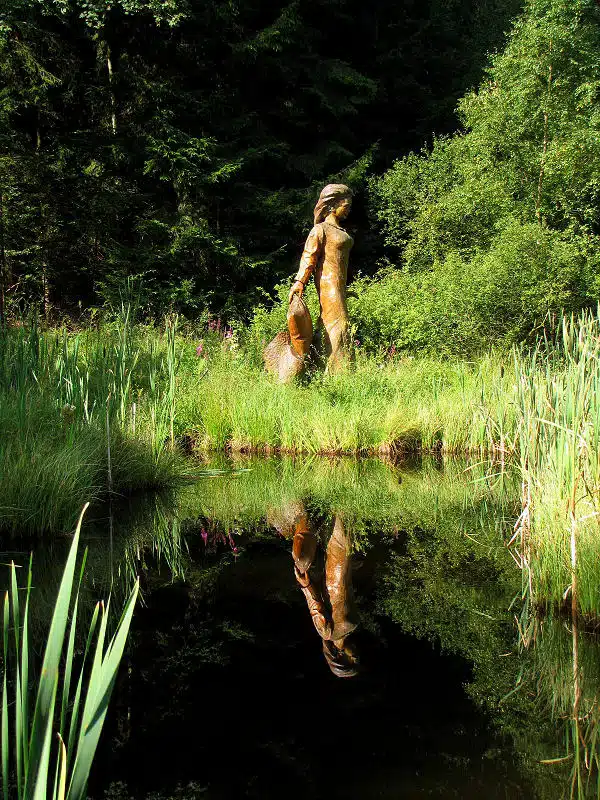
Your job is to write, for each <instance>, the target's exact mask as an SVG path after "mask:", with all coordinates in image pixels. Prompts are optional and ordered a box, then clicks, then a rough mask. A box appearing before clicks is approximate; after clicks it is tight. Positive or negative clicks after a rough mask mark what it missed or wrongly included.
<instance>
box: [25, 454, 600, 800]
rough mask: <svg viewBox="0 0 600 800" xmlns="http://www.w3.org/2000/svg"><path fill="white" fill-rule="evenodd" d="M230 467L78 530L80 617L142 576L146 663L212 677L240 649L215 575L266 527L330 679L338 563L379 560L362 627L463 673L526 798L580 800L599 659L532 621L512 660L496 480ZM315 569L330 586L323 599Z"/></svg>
mask: <svg viewBox="0 0 600 800" xmlns="http://www.w3.org/2000/svg"><path fill="white" fill-rule="evenodd" d="M231 465H232V466H233V467H234V468H236V469H238V470H239V468H240V467H243V468H246V469H248V470H249V471H248V472H243V473H239V472H238V474H237V475H236V476H235V477H234V476H231V475H230V476H221V477H215V478H211V479H205V480H202V481H199V482H198V483H197V484H195V485H193V486H189V487H185V488H184V489H182V490H180V491H179V492H177V493H176V494H173V495H170V496H169V495H162V496H145V497H143V498H139V502H136V501H135V500H134V501H131V502H128V503H125V504H123V506H118V507H117V506H115V507H114V508H113V526H112V537H109V536H108V535H107V531H108V529H109V526H108V525H107V524H106V520H102V519H97V520H96V522H95V524H92V523H91V522H90V523H89V524H86V529H85V534H86V536H87V544H88V546H89V555H88V566H87V570H86V573H87V577H86V582H85V585H84V588H83V593H82V594H83V597H82V603H83V602H86V598H87V600H89V605H90V606H91V604H92V602H95V600H96V598H97V597H98V596H103V595H106V593H107V589H111V586H112V592H113V596H114V595H120V594H122V595H124V594H125V593H126V592H127V591H128V586H129V584H130V582H131V581H132V579H133V577H134V575H135V574H138V573H141V574H142V585H143V588H144V600H145V603H146V608H143V607H142V608H140V613H139V614H138V618H137V623H136V624H137V625H138V630H141V631H143V630H147V631H148V637H149V639H150V640H151V641H152V647H151V648H150V650H151V654H152V658H154V659H156V660H157V664H158V665H159V666H161V668H162V669H163V670H166V671H167V672H169V673H170V674H172V676H173V683H174V685H175V686H181V685H183V684H185V682H186V680H187V677H186V676H193V675H194V674H195V673H194V671H195V669H196V665H197V664H198V663H205V664H211V663H212V664H215V665H218V664H223V663H225V661H226V660H227V658H228V656H227V649H228V648H230V647H232V646H234V645H235V642H242V641H246V640H247V638H248V637H252V636H253V633H252V632H251V630H250V629H247V628H246V627H245V626H244V625H243V624H242V625H240V623H239V621H236V620H233V619H231V618H229V619H228V618H227V616H226V615H225V616H220V610H219V608H218V599H217V597H218V591H217V589H218V586H219V584H220V582H221V581H222V580H223V576H225V575H227V574H228V571H229V570H231V569H238V568H239V565H241V564H246V566H247V567H250V566H251V564H250V562H251V558H250V559H246V555H247V554H246V550H247V548H249V547H251V546H253V545H254V544H256V543H261V542H265V541H268V542H273V541H274V537H276V534H274V532H273V526H274V527H275V528H277V529H278V530H280V531H281V532H282V533H284V534H285V535H286V536H290V537H291V539H292V541H291V545H292V555H293V563H290V572H289V573H288V574H289V576H290V578H291V574H292V569H293V568H295V572H296V576H297V580H298V584H299V585H300V588H301V590H302V592H303V593H304V595H305V598H306V600H307V604H308V608H309V610H310V612H311V615H312V616H313V619H314V620H315V621H316V623H317V624H315V628H316V629H317V631H318V632H319V634H320V635H321V637H322V639H323V643H324V648H325V654H326V657H328V661H329V663H330V664H333V665H334V666H335V663H336V662H335V659H336V657H338V656H339V657H340V659H341V661H340V663H341V664H342V666H341V667H340V669H341V670H342V671H343V670H344V669H347V670H348V671H349V672H351V671H352V668H353V667H352V657H354V658H355V655H356V654H350V655H349V657H348V659H346V661H345V662H344V655H341V656H340V651H341V653H342V654H343V652H344V647H343V646H342V647H341V648H340V647H338V645H337V644H332V643H335V642H339V641H340V640H347V641H350V640H351V638H352V637H351V631H347V632H346V633H345V635H343V636H339V635H338V633H336V630H337V631H339V630H340V627H339V624H340V622H341V621H343V618H344V616H346V617H347V619H349V620H350V621H351V624H355V622H354V620H353V611H352V609H351V605H352V603H351V593H350V571H349V566H350V563H351V557H350V553H351V552H353V551H356V550H360V551H363V552H368V551H369V550H370V549H371V548H384V553H385V554H384V556H383V557H382V558H380V559H379V560H378V566H377V569H376V573H375V575H374V576H373V582H374V585H375V601H374V602H375V608H374V609H371V610H370V611H369V610H367V609H365V610H364V611H366V612H367V614H366V616H367V617H368V615H369V613H370V614H371V615H372V614H373V613H377V614H380V615H383V616H385V617H388V618H389V619H391V620H393V621H394V622H397V623H399V624H400V625H401V626H402V628H403V629H404V630H405V631H407V632H409V633H411V634H413V635H415V636H417V637H419V638H427V639H431V640H436V641H439V642H440V643H441V646H442V648H444V649H446V650H448V651H450V652H452V653H456V654H459V655H461V656H463V657H464V658H466V659H467V660H468V661H469V662H471V663H472V664H473V681H472V682H471V684H470V686H469V687H468V691H469V693H470V694H471V696H472V697H473V698H474V699H475V700H476V701H477V702H478V703H479V704H480V705H482V706H484V707H485V708H486V709H487V710H488V712H489V714H490V716H491V718H492V720H493V722H494V724H495V725H496V726H497V728H498V729H499V730H500V731H501V732H503V733H504V734H505V735H507V736H508V737H510V739H511V741H513V742H514V745H515V749H516V751H517V753H518V754H519V758H520V760H521V764H522V768H523V769H524V770H525V773H526V774H527V775H529V776H530V777H531V779H532V781H533V783H534V784H535V787H536V792H537V794H538V796H539V797H540V798H544V800H546V798H547V800H550V798H552V800H556V798H560V797H565V798H568V797H570V796H574V797H585V796H587V795H588V794H590V795H594V796H595V792H596V784H595V781H596V777H595V776H596V772H597V745H596V740H597V730H598V720H599V717H600V714H599V713H598V707H597V702H596V694H597V691H598V689H597V684H598V677H599V676H600V655H599V649H598V646H597V643H596V639H595V637H593V636H592V635H590V634H588V633H585V632H582V631H578V630H577V628H576V627H575V628H573V626H572V625H570V624H569V623H566V622H565V621H564V620H560V619H555V620H551V619H545V620H543V621H540V620H538V621H537V623H536V625H535V626H534V627H533V628H532V630H535V636H533V637H531V641H530V643H529V646H528V647H526V648H525V647H522V648H520V649H519V647H518V643H517V635H516V630H515V626H514V619H513V614H514V611H515V604H514V603H513V601H514V600H515V597H517V601H518V602H520V601H519V600H518V598H519V597H520V591H519V590H520V575H519V572H518V570H516V568H515V566H514V564H513V561H512V560H511V558H510V555H509V553H508V552H507V550H506V548H505V547H504V544H503V539H502V537H503V535H504V536H505V535H506V534H507V532H508V531H510V529H511V525H512V521H513V520H514V517H515V516H516V509H517V507H518V499H519V496H518V486H515V485H513V484H511V481H510V477H509V476H504V478H503V480H504V485H502V484H500V483H498V482H494V481H490V479H488V478H487V477H486V468H485V467H484V466H482V467H477V466H472V467H471V468H469V469H468V470H466V471H465V467H466V466H468V465H465V464H464V463H458V462H446V463H444V462H439V461H432V462H426V463H425V464H421V465H418V466H415V467H412V466H407V467H402V466H393V465H388V464H385V463H383V462H381V461H373V460H368V461H363V462H360V461H353V460H350V459H335V460H324V459H291V458H290V459H275V458H273V459H263V460H260V459H247V460H240V459H239V458H238V459H236V460H235V461H234V462H231ZM298 498H302V502H300V501H299V500H298ZM67 545H68V540H65V541H64V542H61V541H57V540H54V541H53V542H49V543H45V544H44V547H40V548H37V550H36V553H35V557H34V568H35V569H36V574H35V576H34V584H35V590H34V595H35V597H34V602H33V603H32V610H31V614H32V622H33V623H34V624H35V618H36V614H37V615H38V617H37V618H38V619H39V620H40V621H43V620H45V619H46V618H47V614H48V608H49V607H50V604H51V603H53V602H54V598H55V592H56V586H57V582H58V578H59V573H60V567H61V565H62V564H63V562H64V551H65V550H66V546H67ZM336 548H337V551H336ZM236 551H237V552H236ZM334 551H336V552H334ZM328 558H329V563H330V566H331V570H330V571H331V572H332V573H333V572H334V571H335V570H334V567H335V568H336V569H338V572H339V575H340V578H341V580H340V582H339V583H338V594H337V599H336V589H335V587H334V586H333V583H332V582H331V581H328V578H327V573H328V569H327V559H328ZM322 560H324V562H325V563H324V565H323V568H322V569H320V565H321V561H322ZM236 561H237V566H236ZM246 562H248V563H246ZM271 579H272V581H273V585H274V586H277V583H278V582H279V584H280V585H281V582H282V577H281V574H280V572H276V573H274V574H273V575H272V576H271V578H269V576H268V575H265V573H264V571H263V572H261V580H263V581H264V580H271ZM292 583H293V581H292ZM328 584H329V585H328ZM227 585H228V586H230V585H231V584H227ZM286 585H287V584H286ZM330 587H331V588H332V589H333V593H332V591H331V589H330ZM259 588H262V587H257V589H259ZM297 591H298V590H297V589H296V592H297ZM116 599H118V598H116ZM358 599H359V600H360V598H358ZM511 603H513V605H512V610H511V611H510V612H509V611H508V609H509V607H511ZM114 605H115V606H118V605H119V603H118V602H115V603H114ZM364 611H363V609H362V607H361V618H362V620H363V621H365V613H364ZM313 612H314V613H313ZM86 616H89V615H86V614H83V615H82V617H83V618H84V619H85V617H86ZM336 616H337V619H335V617H336ZM367 623H368V620H367ZM281 624H285V622H282V623H281ZM40 627H41V626H40ZM161 642H162V643H163V644H162V645H161V644H160V643H161ZM344 643H345V642H344ZM163 645H164V646H163ZM334 647H335V648H336V649H335V651H334V650H333V649H332V648H334ZM328 648H329V649H330V650H331V652H329V654H328V652H327V650H328ZM149 652H150V651H149ZM141 659H142V661H143V657H142V656H141ZM140 663H141V662H140ZM348 665H350V666H348ZM336 668H337V667H336ZM190 679H191V677H190ZM172 712H173V713H175V710H174V709H173V710H172ZM544 761H545V762H552V763H541V762H544ZM590 775H591V778H590V777H589V776H590ZM572 792H573V794H572V795H571V793H572Z"/></svg>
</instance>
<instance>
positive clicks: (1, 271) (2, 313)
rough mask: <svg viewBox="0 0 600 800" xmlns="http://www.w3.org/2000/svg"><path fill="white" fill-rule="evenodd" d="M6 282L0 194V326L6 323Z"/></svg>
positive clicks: (2, 213)
mask: <svg viewBox="0 0 600 800" xmlns="http://www.w3.org/2000/svg"><path fill="white" fill-rule="evenodd" d="M7 281H8V265H7V263H6V245H5V241H4V193H3V192H0V326H1V327H4V323H5V321H6V284H7Z"/></svg>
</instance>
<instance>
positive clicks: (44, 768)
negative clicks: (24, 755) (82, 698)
mask: <svg viewBox="0 0 600 800" xmlns="http://www.w3.org/2000/svg"><path fill="white" fill-rule="evenodd" d="M53 683H54V685H53V686H52V690H51V692H50V708H51V709H52V711H54V705H55V703H56V692H57V690H58V672H57V673H55V676H54V682H53ZM43 722H44V730H42V731H39V729H38V731H39V735H40V736H41V739H42V742H41V748H40V750H39V765H38V762H36V761H34V760H33V759H32V758H30V763H31V764H32V765H33V766H35V767H37V768H36V769H34V770H33V771H32V772H33V775H35V781H34V780H32V779H31V775H29V774H28V775H27V784H26V789H27V787H30V786H32V787H33V788H32V789H31V798H32V800H48V766H49V764H50V746H51V743H52V724H53V722H54V714H53V713H52V714H50V715H48V716H47V717H44V719H43ZM34 726H35V719H34ZM32 736H33V732H32Z"/></svg>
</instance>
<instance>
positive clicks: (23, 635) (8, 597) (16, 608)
mask: <svg viewBox="0 0 600 800" xmlns="http://www.w3.org/2000/svg"><path fill="white" fill-rule="evenodd" d="M84 512H85V508H84ZM82 519H83V512H82V514H81V516H80V518H79V522H78V525H77V529H76V532H75V536H74V537H73V542H72V544H71V548H70V551H69V555H68V558H67V562H66V565H65V568H64V572H63V575H62V579H61V581H60V585H59V589H58V595H57V597H56V601H55V604H54V610H53V613H52V618H51V622H50V629H49V631H48V634H47V640H46V648H45V652H44V658H43V663H42V668H41V672H40V675H39V679H38V680H37V686H36V682H35V681H34V680H33V679H32V676H31V674H30V658H31V649H30V637H29V609H30V599H31V590H32V581H31V575H32V573H31V560H30V564H29V572H28V579H27V587H26V590H25V593H24V603H23V609H22V608H21V600H20V597H19V595H20V593H21V589H20V588H19V586H18V582H17V570H16V567H15V564H14V562H13V563H11V565H10V579H9V587H8V590H7V591H6V593H5V599H4V612H3V663H4V672H3V681H2V712H1V745H0V752H1V758H2V784H3V797H4V800H9V798H10V797H16V798H18V800H48V798H51V799H52V800H64V798H68V800H83V798H85V797H86V787H87V782H88V777H89V773H90V769H91V766H92V762H93V759H94V755H95V752H96V748H97V746H98V741H99V738H100V734H101V731H102V727H103V724H104V720H105V717H106V712H107V708H108V703H109V701H110V696H111V693H112V689H113V687H114V683H115V680H116V676H117V671H118V668H119V664H120V661H121V658H122V656H123V651H124V648H125V643H126V640H127V636H128V632H129V627H130V624H131V620H132V616H133V611H134V607H135V602H136V598H137V594H138V584H137V583H136V584H135V585H134V588H133V590H132V592H131V594H130V596H129V599H128V600H127V603H126V605H125V608H124V611H123V614H122V616H121V618H120V620H119V622H118V624H117V626H116V629H115V632H114V634H113V635H112V637H110V639H109V638H108V631H107V628H108V621H109V609H110V601H109V603H108V604H107V605H106V606H105V605H104V604H103V603H98V604H97V605H96V608H95V610H94V613H93V616H92V619H91V622H90V624H89V628H88V635H87V641H86V645H85V652H84V655H83V659H82V661H81V664H80V665H79V666H78V669H79V671H78V673H77V672H76V666H77V665H78V661H77V659H76V656H75V638H76V637H75V634H76V629H77V622H78V604H79V590H80V587H81V577H82V574H83V566H82V568H81V572H80V575H79V580H77V578H76V561H77V550H78V544H79V537H80V530H81V522H82ZM84 564H85V558H84ZM69 619H70V621H69Z"/></svg>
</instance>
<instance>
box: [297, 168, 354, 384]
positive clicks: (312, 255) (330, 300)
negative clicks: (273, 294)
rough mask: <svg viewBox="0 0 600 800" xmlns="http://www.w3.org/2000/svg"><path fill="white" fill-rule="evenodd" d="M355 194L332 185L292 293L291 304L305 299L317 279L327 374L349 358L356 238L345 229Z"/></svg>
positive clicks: (318, 211) (322, 200)
mask: <svg viewBox="0 0 600 800" xmlns="http://www.w3.org/2000/svg"><path fill="white" fill-rule="evenodd" d="M351 206H352V191H351V190H350V189H349V187H348V186H344V184H342V183H330V184H329V185H327V186H326V187H325V188H324V189H323V191H322V192H321V195H320V197H319V201H318V203H317V205H316V206H315V210H314V227H313V229H312V230H311V232H310V233H309V234H308V239H307V240H306V244H305V246H304V252H303V253H302V258H301V259H300V269H299V270H298V274H297V275H296V280H295V282H294V284H293V286H292V288H291V290H290V296H289V302H290V303H292V301H293V299H294V296H295V295H297V296H298V297H302V293H303V291H304V287H305V286H306V284H307V283H308V281H309V279H310V276H311V275H314V278H315V286H316V289H317V293H318V295H319V305H320V308H321V315H320V318H321V322H322V327H323V336H324V343H325V353H326V355H327V372H335V371H336V370H337V369H339V367H340V366H341V365H342V364H343V363H344V361H345V360H346V358H347V357H348V354H349V341H348V339H349V324H348V308H347V306H346V279H347V276H348V258H349V256H350V250H351V248H352V245H353V244H354V240H353V238H352V237H351V236H350V235H349V234H348V233H347V232H346V231H345V230H344V228H343V227H342V222H343V220H344V219H345V218H346V217H347V216H348V214H349V213H350V208H351Z"/></svg>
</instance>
